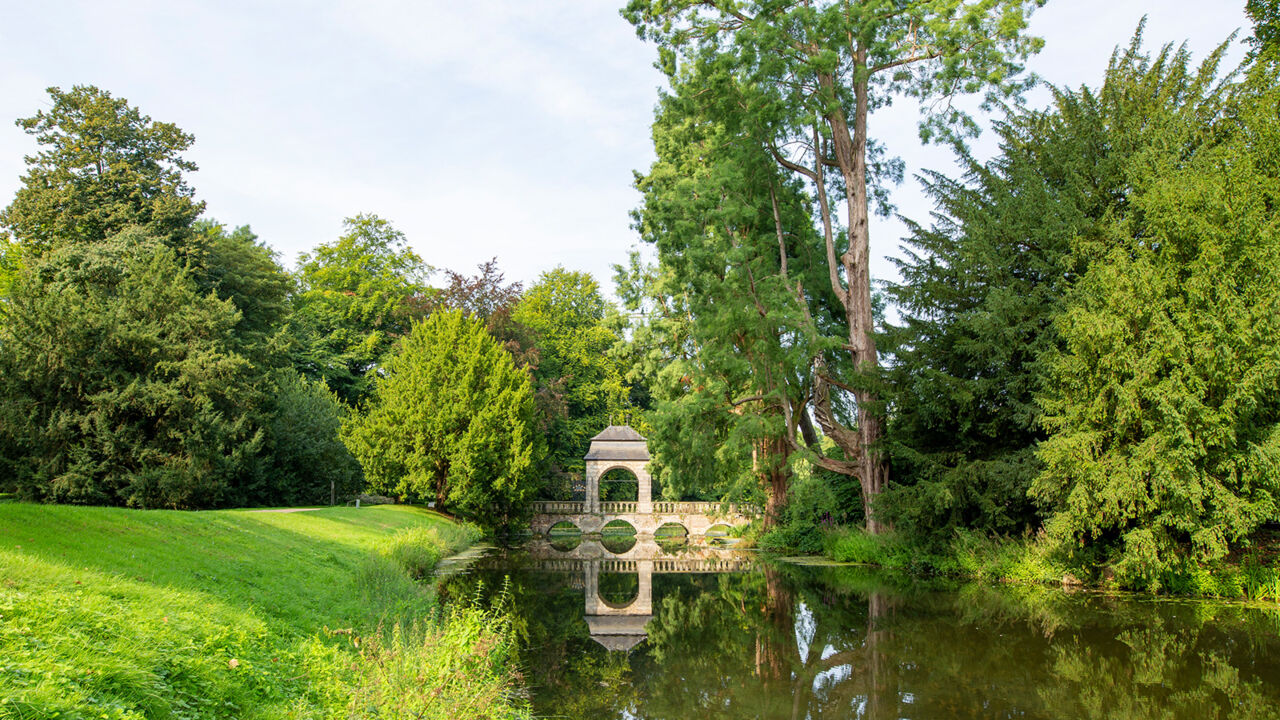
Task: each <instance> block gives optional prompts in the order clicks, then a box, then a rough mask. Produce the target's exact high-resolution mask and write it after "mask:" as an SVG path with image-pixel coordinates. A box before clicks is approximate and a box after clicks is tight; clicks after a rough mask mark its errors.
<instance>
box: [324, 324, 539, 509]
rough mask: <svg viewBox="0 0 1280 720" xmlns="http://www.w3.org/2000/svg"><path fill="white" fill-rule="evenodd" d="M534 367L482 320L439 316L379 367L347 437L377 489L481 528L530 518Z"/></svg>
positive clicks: (535, 441)
mask: <svg viewBox="0 0 1280 720" xmlns="http://www.w3.org/2000/svg"><path fill="white" fill-rule="evenodd" d="M536 423H537V409H536V406H535V402H534V396H533V383H532V380H531V379H530V377H529V373H528V371H526V370H524V369H521V368H518V367H516V364H515V362H514V361H513V360H512V358H511V355H510V354H509V353H507V352H506V351H504V350H503V349H502V347H501V346H500V345H499V344H498V342H497V341H496V340H494V338H493V336H491V335H490V334H489V332H488V330H487V329H486V328H485V326H484V323H483V322H481V321H480V320H479V319H476V318H473V317H468V316H464V315H463V314H462V313H461V312H458V311H442V312H436V313H433V314H432V315H431V316H430V317H428V318H427V319H426V320H424V321H422V322H419V323H417V324H415V325H414V326H413V329H412V331H411V332H410V333H409V334H408V335H407V336H406V337H405V338H404V339H403V340H402V341H401V342H400V343H399V345H398V346H397V348H396V351H395V352H394V353H393V354H391V355H390V356H389V357H388V358H387V360H386V362H385V364H384V365H383V367H382V370H381V372H380V373H379V376H378V377H377V379H376V380H375V381H374V384H373V394H372V398H371V400H370V403H369V408H368V410H367V412H365V413H364V414H362V415H358V416H356V417H353V418H352V419H351V421H350V422H349V423H348V424H347V425H346V426H345V429H344V441H345V442H346V444H347V447H349V448H350V449H351V452H352V454H353V455H355V457H356V458H358V459H359V460H360V463H361V465H362V466H363V467H364V472H365V476H366V477H367V478H368V481H369V484H370V486H371V487H372V488H373V489H374V490H376V491H379V492H384V493H388V494H393V495H397V496H400V497H405V498H411V499H425V498H431V499H434V500H435V501H436V506H437V507H439V508H441V509H447V510H449V511H451V512H455V513H457V514H458V515H460V516H462V517H465V518H467V519H469V520H472V521H474V522H476V523H478V524H480V525H482V526H485V527H488V528H494V529H503V528H510V527H514V526H515V525H516V523H518V522H519V521H520V520H521V519H523V518H525V517H527V513H528V501H529V500H530V499H531V498H532V494H533V492H534V491H535V490H536V488H537V477H536V469H537V466H538V463H539V461H540V460H541V455H542V454H543V448H542V445H541V437H540V436H539V434H538V433H537V431H536Z"/></svg>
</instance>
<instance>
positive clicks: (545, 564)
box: [477, 539, 754, 651]
mask: <svg viewBox="0 0 1280 720" xmlns="http://www.w3.org/2000/svg"><path fill="white" fill-rule="evenodd" d="M523 556H524V557H523V560H522V562H521V564H520V565H519V566H518V567H520V568H527V569H537V570H540V571H542V572H557V573H570V574H573V575H578V574H579V573H581V575H579V576H578V577H580V578H581V580H580V582H578V583H577V584H576V585H574V587H577V588H581V590H582V591H583V619H584V620H586V622H587V629H588V630H589V631H590V633H591V637H592V639H593V640H595V641H596V642H598V643H600V644H601V645H602V646H604V647H605V649H607V650H610V651H628V650H630V649H631V648H634V647H635V646H636V645H638V644H639V643H641V642H643V641H644V639H645V637H646V636H647V631H646V629H645V626H646V625H647V624H648V623H649V621H650V620H652V619H653V578H654V576H655V575H666V574H681V575H683V574H692V573H731V572H745V571H747V570H750V569H751V568H752V567H754V559H753V558H752V557H751V555H750V554H747V553H741V552H733V551H730V550H722V549H718V548H708V547H700V548H694V547H685V548H682V549H679V550H674V551H673V550H668V549H666V548H663V547H662V546H661V545H659V544H658V543H657V542H655V541H654V540H652V539H646V540H640V541H637V542H636V544H635V545H634V546H632V547H631V549H629V550H627V551H625V552H621V553H614V552H612V551H609V550H606V549H605V548H604V547H603V546H602V545H601V544H600V542H599V541H596V540H584V541H582V543H580V544H579V545H578V546H577V547H575V548H573V549H572V550H563V551H562V550H557V549H556V548H555V547H553V546H552V545H551V544H550V543H548V542H546V541H543V540H537V539H535V540H533V541H532V542H531V543H530V544H529V545H528V546H526V547H525V550H524V553H523ZM477 567H482V568H483V567H492V568H495V569H500V570H501V569H510V568H511V567H512V566H511V564H510V559H509V558H506V557H503V556H491V557H488V558H481V559H480V560H479V561H478V562H477ZM606 574H611V575H616V574H628V575H632V574H633V575H635V576H636V592H635V595H634V596H633V597H632V598H630V600H629V601H626V602H610V601H608V600H606V599H605V598H604V597H603V596H602V595H601V593H600V576H601V575H606Z"/></svg>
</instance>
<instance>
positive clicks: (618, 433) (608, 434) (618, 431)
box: [591, 425, 645, 442]
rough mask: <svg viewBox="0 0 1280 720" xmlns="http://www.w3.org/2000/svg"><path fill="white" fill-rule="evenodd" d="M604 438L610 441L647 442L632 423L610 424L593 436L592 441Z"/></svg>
mask: <svg viewBox="0 0 1280 720" xmlns="http://www.w3.org/2000/svg"><path fill="white" fill-rule="evenodd" d="M597 440H604V441H608V442H645V437H644V436H643V435H641V434H640V433H638V432H636V431H635V429H633V428H632V427H631V426H630V425H610V426H609V427H607V428H605V429H604V430H602V431H600V434H599V435H596V436H595V437H593V438H591V442H595V441H597Z"/></svg>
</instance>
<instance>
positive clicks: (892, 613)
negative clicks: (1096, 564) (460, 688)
mask: <svg viewBox="0 0 1280 720" xmlns="http://www.w3.org/2000/svg"><path fill="white" fill-rule="evenodd" d="M664 547H665V549H664ZM566 548H567V549H566ZM614 550H615V551H617V550H618V548H617V546H615V547H614ZM440 591H441V597H442V598H444V599H445V601H446V602H481V603H506V605H507V606H508V607H509V608H511V609H512V610H513V612H514V613H515V615H516V627H517V630H518V632H519V634H520V637H521V645H522V650H521V659H522V668H521V670H522V673H523V675H524V681H525V684H526V685H527V687H528V688H529V692H530V695H531V701H532V704H533V708H534V714H535V715H536V716H541V717H556V718H575V719H577V718H581V719H583V720H604V719H612V718H618V719H628V720H630V719H634V718H652V719H658V718H672V719H685V718H698V719H699V720H711V719H718V718H725V719H728V718H735V719H736V718H759V719H762V720H763V719H766V718H768V719H772V718H788V719H793V720H800V719H802V718H808V719H809V720H818V719H820V718H873V719H875V720H879V719H881V718H915V719H917V720H932V719H941V718H1117V719H1118V718H1162V719H1182V718H1188V719H1190V718H1196V719H1200V718H1277V717H1280V612H1278V611H1277V610H1276V609H1274V608H1249V607H1244V606H1240V605H1228V604H1219V603H1211V602H1194V601H1175V600H1161V599H1153V598H1143V597H1137V596H1118V597H1117V596H1109V595H1103V594H1097V593H1089V592H1076V593H1069V592H1066V591H1064V590H1060V589H1057V588H1011V587H992V586H985V585H969V586H959V585H954V584H944V583H920V582H913V581H910V580H908V579H905V578H900V577H894V576H890V575H885V574H881V573H877V572H874V571H871V570H868V569H866V568H858V567H830V566H828V567H821V566H800V565H794V564H788V563H781V562H764V561H762V560H760V559H759V558H758V557H757V556H755V555H754V554H752V553H748V552H733V551H731V550H723V549H718V548H708V547H689V546H683V547H672V546H671V545H669V544H664V545H662V546H660V545H658V544H657V543H655V542H653V541H644V540H640V541H638V542H635V543H634V544H632V545H631V546H629V547H628V548H626V549H624V550H621V551H618V552H610V551H609V550H606V549H605V548H604V547H602V546H601V545H600V543H599V542H597V541H593V540H590V539H585V540H582V541H581V542H579V543H577V544H572V545H565V544H560V545H559V549H557V547H552V546H551V545H550V544H547V543H545V542H534V543H532V544H530V545H529V546H528V547H526V548H523V549H521V550H519V551H508V552H506V553H494V554H491V555H489V556H486V557H484V558H482V559H480V560H479V561H477V562H476V563H474V564H473V565H471V566H470V567H469V568H467V569H466V570H465V571H462V572H460V573H457V574H454V575H452V576H450V577H447V578H445V579H442V580H441V581H440Z"/></svg>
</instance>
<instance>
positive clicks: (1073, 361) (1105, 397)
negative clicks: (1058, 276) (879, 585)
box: [1032, 41, 1280, 586]
mask: <svg viewBox="0 0 1280 720" xmlns="http://www.w3.org/2000/svg"><path fill="white" fill-rule="evenodd" d="M1224 50H1225V46H1224V47H1223V48H1219V50H1218V51H1217V52H1216V53H1214V54H1213V55H1212V56H1210V58H1209V59H1208V60H1206V61H1205V62H1204V63H1203V64H1202V65H1201V66H1200V67H1199V68H1198V69H1193V68H1192V67H1191V66H1190V63H1189V57H1188V54H1187V52H1186V50H1185V49H1181V50H1177V51H1175V50H1173V49H1172V48H1169V47H1166V48H1164V49H1163V50H1162V51H1161V52H1160V53H1158V54H1157V55H1156V56H1155V57H1154V58H1149V57H1148V56H1146V55H1144V54H1142V53H1140V52H1139V51H1138V48H1137V43H1136V41H1135V45H1134V46H1132V47H1130V48H1129V50H1128V51H1127V52H1126V53H1124V54H1122V55H1119V56H1118V57H1117V58H1116V59H1115V60H1114V61H1113V63H1112V65H1111V67H1110V68H1109V70H1108V81H1107V85H1106V86H1105V88H1104V92H1103V95H1102V97H1103V99H1104V101H1113V102H1116V103H1126V104H1134V102H1135V101H1134V99H1135V98H1145V97H1151V98H1153V99H1154V100H1155V101H1156V107H1154V108H1152V111H1151V112H1148V113H1145V114H1144V116H1143V117H1141V118H1140V119H1139V118H1135V122H1140V123H1141V125H1142V127H1144V128H1146V129H1147V131H1148V132H1149V136H1148V137H1147V142H1145V143H1144V144H1143V145H1142V146H1141V147H1140V148H1138V149H1136V150H1135V152H1134V153H1133V154H1132V155H1131V157H1130V158H1128V162H1127V163H1126V164H1125V167H1124V176H1125V177H1126V179H1127V180H1128V183H1129V187H1128V195H1127V197H1126V202H1125V205H1124V207H1123V208H1122V211H1121V212H1116V213H1113V214H1111V215H1110V216H1108V217H1107V218H1105V220H1104V222H1102V223H1100V225H1099V232H1098V233H1097V234H1095V235H1091V236H1081V237H1078V238H1074V239H1073V243H1072V252H1073V254H1075V255H1076V256H1078V257H1080V258H1082V259H1083V260H1084V261H1086V262H1087V270H1085V271H1084V273H1083V275H1082V276H1081V277H1080V279H1079V280H1078V281H1077V282H1076V283H1075V284H1074V286H1073V288H1072V290H1071V291H1070V293H1069V295H1068V297H1067V308H1066V310H1065V312H1063V313H1062V314H1061V315H1060V316H1059V318H1058V319H1057V328H1058V332H1059V333H1060V334H1061V336H1062V339H1063V347H1062V349H1061V351H1059V352H1055V353H1052V354H1051V355H1050V356H1049V357H1048V359H1047V362H1048V369H1049V372H1048V377H1047V381H1046V383H1045V386H1044V389H1043V392H1042V393H1041V394H1040V398H1039V399H1040V402H1041V403H1042V405H1043V407H1044V416H1045V417H1044V423H1045V426H1046V427H1047V428H1048V430H1049V432H1050V437H1049V438H1048V439H1047V440H1046V441H1045V442H1044V443H1043V444H1042V445H1041V448H1040V451H1039V454H1040V457H1041V459H1042V461H1043V462H1044V465H1045V469H1044V472H1043V473H1042V474H1041V475H1040V476H1039V477H1038V478H1037V479H1036V481H1035V484H1034V485H1033V487H1032V493H1033V494H1034V496H1035V497H1036V498H1037V499H1038V500H1039V501H1041V502H1042V503H1044V504H1045V506H1046V507H1048V508H1049V509H1051V510H1052V513H1053V514H1052V516H1051V517H1050V519H1049V522H1048V528H1049V530H1050V532H1051V534H1052V535H1054V536H1055V537H1058V538H1060V539H1062V540H1064V541H1068V542H1070V543H1071V545H1073V546H1074V545H1078V544H1089V545H1091V546H1093V547H1094V548H1096V549H1098V550H1099V551H1101V552H1102V553H1104V555H1111V556H1113V557H1116V558H1118V560H1119V562H1118V563H1117V565H1116V567H1117V570H1118V572H1119V574H1120V575H1121V579H1122V580H1123V581H1126V582H1129V583H1132V584H1144V585H1148V586H1158V584H1159V577H1160V573H1161V572H1162V571H1164V570H1167V569H1168V568H1170V566H1171V565H1172V564H1173V563H1175V562H1176V561H1177V560H1178V558H1179V557H1190V558H1193V559H1195V560H1199V561H1206V560H1213V559H1216V558H1220V557H1222V556H1224V555H1225V554H1226V553H1227V552H1229V551H1230V550H1231V549H1232V548H1233V547H1238V546H1239V545H1240V544H1241V543H1242V542H1244V541H1245V540H1246V539H1247V538H1248V537H1249V536H1250V535H1251V534H1252V533H1253V532H1254V531H1255V530H1257V529H1258V528H1259V527H1260V526H1261V525H1263V524H1264V523H1268V522H1273V521H1275V520H1277V519H1280V505H1278V501H1280V233H1278V231H1280V224H1278V222H1277V219H1276V215H1275V212H1274V208H1275V206H1276V201H1277V199H1278V195H1277V193H1280V144H1278V143H1277V140H1278V139H1280V119H1278V118H1277V115H1276V113H1275V108H1276V107H1277V104H1278V103H1280V87H1278V86H1277V83H1276V80H1275V78H1276V73H1275V66H1274V61H1271V60H1267V59H1265V58H1264V59H1262V60H1261V61H1260V62H1259V63H1258V64H1257V65H1255V66H1254V68H1253V69H1252V71H1251V73H1250V75H1249V77H1248V78H1247V80H1246V81H1245V82H1243V83H1237V82H1234V80H1235V76H1229V77H1228V79H1227V81H1222V80H1221V79H1220V78H1219V77H1218V72H1217V70H1218V64H1219V62H1220V59H1221V56H1222V53H1223V51H1224Z"/></svg>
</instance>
